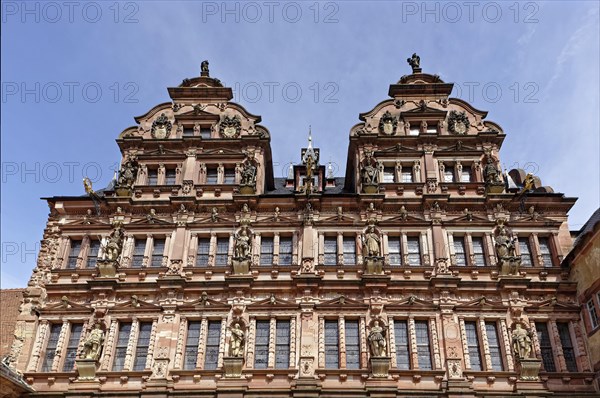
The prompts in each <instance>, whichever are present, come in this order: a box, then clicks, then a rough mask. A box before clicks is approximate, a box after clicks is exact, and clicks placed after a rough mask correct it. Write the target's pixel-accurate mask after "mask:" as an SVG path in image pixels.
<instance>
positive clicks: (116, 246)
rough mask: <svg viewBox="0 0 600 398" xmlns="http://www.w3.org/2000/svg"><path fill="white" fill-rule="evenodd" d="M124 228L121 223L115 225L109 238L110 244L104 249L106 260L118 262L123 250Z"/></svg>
mask: <svg viewBox="0 0 600 398" xmlns="http://www.w3.org/2000/svg"><path fill="white" fill-rule="evenodd" d="M123 238H124V233H123V227H122V224H121V223H120V222H116V223H115V224H114V229H113V230H112V232H111V233H110V235H109V236H108V242H107V243H106V246H105V247H104V253H105V258H106V260H109V261H117V260H118V258H119V255H121V251H122V250H123Z"/></svg>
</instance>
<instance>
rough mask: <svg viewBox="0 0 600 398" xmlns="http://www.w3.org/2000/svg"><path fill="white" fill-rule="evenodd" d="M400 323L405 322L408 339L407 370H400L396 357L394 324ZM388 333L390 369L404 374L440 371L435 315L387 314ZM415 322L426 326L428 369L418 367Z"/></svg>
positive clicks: (427, 313)
mask: <svg viewBox="0 0 600 398" xmlns="http://www.w3.org/2000/svg"><path fill="white" fill-rule="evenodd" d="M398 321H402V322H406V327H407V339H408V343H407V344H408V359H409V367H408V369H401V368H399V367H398V357H397V354H396V353H397V346H396V328H395V325H396V322H398ZM387 322H388V325H387V327H388V331H387V334H388V336H389V339H388V340H389V354H390V357H391V367H392V368H393V369H396V370H399V371H404V372H415V371H422V372H430V371H439V370H441V369H442V364H441V355H440V341H439V337H438V336H440V334H439V333H438V326H439V325H438V319H437V315H436V314H435V313H429V312H426V313H415V314H409V315H408V316H407V315H405V314H388V320H387ZM417 322H425V323H426V325H427V333H428V338H429V344H428V346H427V347H428V350H429V356H430V363H431V368H430V369H422V368H421V366H420V365H419V348H418V343H417V335H416V326H415V325H416V323H417Z"/></svg>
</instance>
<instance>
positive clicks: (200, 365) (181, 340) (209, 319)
mask: <svg viewBox="0 0 600 398" xmlns="http://www.w3.org/2000/svg"><path fill="white" fill-rule="evenodd" d="M189 322H200V333H199V336H198V343H197V347H198V351H197V354H196V355H197V356H196V367H195V368H194V369H185V347H186V342H187V336H188V331H189V327H188V325H189ZM210 323H218V324H219V325H220V326H219V336H218V341H219V343H218V346H217V361H216V364H215V367H214V368H213V369H206V361H207V359H206V352H207V347H208V346H207V344H208V343H207V342H208V337H209V336H208V333H209V324H210ZM226 334H227V314H225V313H219V312H210V313H206V314H203V315H201V316H198V315H196V314H183V315H181V317H180V320H179V331H178V334H177V342H178V343H177V348H176V353H175V359H174V361H173V367H172V368H171V370H174V371H196V370H203V371H209V372H214V373H219V372H221V369H220V368H221V367H222V366H223V357H224V356H225V336H226Z"/></svg>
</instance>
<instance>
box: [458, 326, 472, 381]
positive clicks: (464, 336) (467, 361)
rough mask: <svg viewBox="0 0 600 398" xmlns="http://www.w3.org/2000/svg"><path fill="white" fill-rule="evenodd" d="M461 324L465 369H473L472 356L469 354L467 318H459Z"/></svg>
mask: <svg viewBox="0 0 600 398" xmlns="http://www.w3.org/2000/svg"><path fill="white" fill-rule="evenodd" d="M458 324H459V325H460V335H461V336H462V339H461V340H462V347H463V358H464V359H465V369H471V357H470V356H469V346H468V345H467V331H466V330H465V319H464V318H463V317H460V318H458Z"/></svg>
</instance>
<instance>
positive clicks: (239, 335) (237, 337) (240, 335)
mask: <svg viewBox="0 0 600 398" xmlns="http://www.w3.org/2000/svg"><path fill="white" fill-rule="evenodd" d="M229 332H230V333H231V339H230V340H229V356H230V357H242V356H243V355H244V345H245V343H246V335H245V333H244V331H243V330H242V328H241V326H240V323H239V322H236V323H234V325H233V327H230V328H229Z"/></svg>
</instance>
